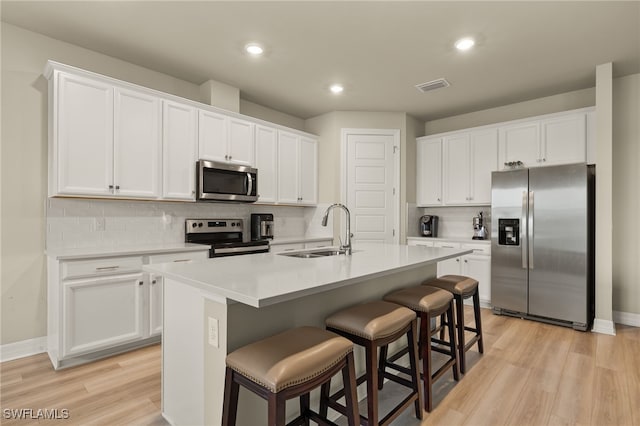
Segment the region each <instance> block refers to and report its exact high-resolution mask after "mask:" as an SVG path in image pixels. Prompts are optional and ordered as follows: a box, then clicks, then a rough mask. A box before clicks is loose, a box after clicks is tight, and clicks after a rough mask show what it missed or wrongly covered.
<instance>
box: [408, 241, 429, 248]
mask: <svg viewBox="0 0 640 426" xmlns="http://www.w3.org/2000/svg"><path fill="white" fill-rule="evenodd" d="M407 245H409V246H424V247H433V241H422V240H408V241H407Z"/></svg>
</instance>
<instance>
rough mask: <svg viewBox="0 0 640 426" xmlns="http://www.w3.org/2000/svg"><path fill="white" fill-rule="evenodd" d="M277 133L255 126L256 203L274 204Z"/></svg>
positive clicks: (276, 170) (270, 129)
mask: <svg viewBox="0 0 640 426" xmlns="http://www.w3.org/2000/svg"><path fill="white" fill-rule="evenodd" d="M277 166H278V132H277V131H276V130H275V129H272V128H269V127H264V126H256V168H257V169H258V194H259V198H258V202H264V203H275V202H276V195H277V186H276V185H277V177H278V169H277Z"/></svg>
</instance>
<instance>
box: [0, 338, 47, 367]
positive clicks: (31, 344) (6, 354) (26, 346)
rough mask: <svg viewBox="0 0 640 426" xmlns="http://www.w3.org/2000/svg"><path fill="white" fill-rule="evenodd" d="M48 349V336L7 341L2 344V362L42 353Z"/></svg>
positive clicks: (0, 350)
mask: <svg viewBox="0 0 640 426" xmlns="http://www.w3.org/2000/svg"><path fill="white" fill-rule="evenodd" d="M46 351H47V336H43V337H36V338H35V339H28V340H21V341H19V342H15V343H7V344H6V345H1V346H0V362H5V361H11V360H13V359H18V358H24V357H26V356H31V355H36V354H41V353H43V352H46Z"/></svg>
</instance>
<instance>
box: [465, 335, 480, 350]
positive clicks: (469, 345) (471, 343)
mask: <svg viewBox="0 0 640 426" xmlns="http://www.w3.org/2000/svg"><path fill="white" fill-rule="evenodd" d="M478 340H480V336H478V335H475V336H473V337H472V338H471V339H469V341H468V342H466V343H465V344H464V350H465V351H468V350H469V349H470V348H471V346H473V345H475V344H476V343H477V342H478Z"/></svg>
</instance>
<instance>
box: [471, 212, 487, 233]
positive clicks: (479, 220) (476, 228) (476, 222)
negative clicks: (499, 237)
mask: <svg viewBox="0 0 640 426" xmlns="http://www.w3.org/2000/svg"><path fill="white" fill-rule="evenodd" d="M482 216H483V214H482V212H479V213H478V216H474V217H473V221H472V223H473V238H471V239H472V240H485V239H487V229H486V228H485V227H484V218H483V217H482Z"/></svg>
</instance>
